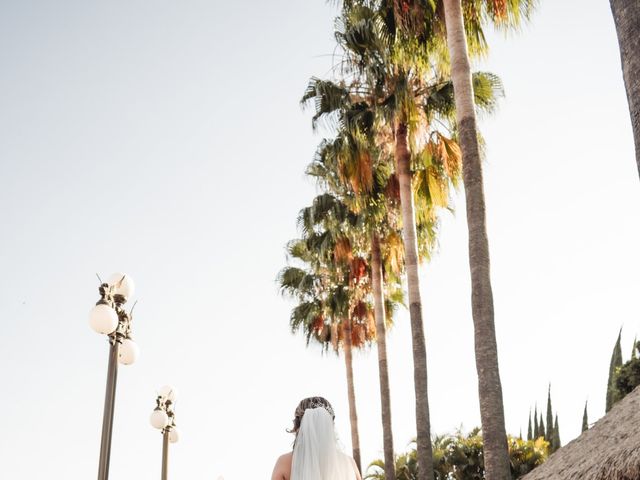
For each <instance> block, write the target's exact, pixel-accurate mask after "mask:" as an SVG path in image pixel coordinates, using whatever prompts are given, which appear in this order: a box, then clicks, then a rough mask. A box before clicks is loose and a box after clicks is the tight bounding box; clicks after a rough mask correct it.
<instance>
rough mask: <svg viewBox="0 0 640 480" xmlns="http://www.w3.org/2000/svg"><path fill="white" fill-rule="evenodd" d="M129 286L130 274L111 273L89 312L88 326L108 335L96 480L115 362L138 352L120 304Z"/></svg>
mask: <svg viewBox="0 0 640 480" xmlns="http://www.w3.org/2000/svg"><path fill="white" fill-rule="evenodd" d="M133 289H134V285H133V280H131V277H129V276H128V275H125V274H123V273H114V274H113V275H111V276H110V277H109V279H108V280H107V282H106V283H103V284H102V285H100V288H99V289H98V290H99V292H100V300H98V302H97V303H96V306H95V307H93V309H92V310H91V312H90V313H89V324H90V325H91V328H93V329H94V330H95V331H96V332H98V333H101V334H104V335H107V336H108V338H109V367H108V369H107V388H106V391H105V396H104V412H103V416H102V438H101V441H100V464H99V467H98V480H107V479H108V478H109V459H110V456H111V436H112V430H113V412H114V405H115V399H116V380H117V377H118V363H122V364H123V365H130V364H132V363H133V362H135V361H136V359H137V358H138V355H139V349H138V345H137V344H136V343H135V342H134V341H133V340H132V339H131V320H132V317H131V313H127V312H126V311H125V310H124V304H125V303H126V302H127V299H129V298H131V295H132V294H133Z"/></svg>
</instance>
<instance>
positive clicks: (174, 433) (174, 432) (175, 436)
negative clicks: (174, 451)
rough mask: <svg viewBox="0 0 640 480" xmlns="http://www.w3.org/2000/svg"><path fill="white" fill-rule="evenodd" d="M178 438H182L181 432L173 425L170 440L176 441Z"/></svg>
mask: <svg viewBox="0 0 640 480" xmlns="http://www.w3.org/2000/svg"><path fill="white" fill-rule="evenodd" d="M178 440H180V432H179V431H178V429H177V428H176V427H171V430H169V441H170V442H171V443H176V442H177V441H178Z"/></svg>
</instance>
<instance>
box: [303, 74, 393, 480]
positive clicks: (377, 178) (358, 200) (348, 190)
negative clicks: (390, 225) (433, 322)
mask: <svg viewBox="0 0 640 480" xmlns="http://www.w3.org/2000/svg"><path fill="white" fill-rule="evenodd" d="M352 94H353V92H352V91H350V88H348V87H346V86H345V85H339V84H334V83H333V82H327V81H322V80H319V79H316V78H313V79H311V81H310V83H309V86H308V87H307V90H306V92H305V94H304V96H303V98H302V103H303V104H306V103H308V102H311V101H314V103H315V106H316V113H315V115H314V118H313V124H314V128H315V126H316V125H317V123H318V122H319V121H321V120H323V119H325V118H327V117H328V118H331V117H334V120H335V121H336V123H337V124H338V125H341V126H342V128H341V129H340V131H339V133H338V135H337V136H336V138H335V139H334V140H333V141H328V140H325V141H323V142H322V143H321V144H320V147H319V148H318V151H317V154H316V158H315V160H314V162H312V164H311V165H310V166H309V168H308V169H307V173H308V174H309V175H311V176H313V177H315V178H316V179H317V180H318V181H319V183H320V184H321V186H323V187H324V189H325V190H330V191H333V192H335V193H337V194H339V195H340V196H341V198H343V199H345V200H346V201H348V202H349V203H350V205H351V208H352V209H353V210H355V211H359V212H360V214H361V218H362V219H364V221H363V226H364V227H365V229H366V230H368V231H369V237H370V239H371V242H370V245H369V246H368V248H367V247H364V248H365V249H366V250H368V251H370V253H371V255H370V258H371V285H372V296H373V304H374V318H375V325H376V346H377V348H376V350H377V354H378V374H379V385H380V406H381V408H380V411H381V419H382V433H383V450H384V456H385V459H387V460H390V461H388V462H387V468H386V474H387V476H388V478H395V470H394V463H393V458H394V449H393V432H392V428H391V424H392V422H391V389H390V387H389V370H388V361H387V343H386V328H387V323H388V322H389V321H390V318H389V317H388V315H387V311H388V308H387V307H388V306H389V305H392V304H393V303H392V302H391V303H389V302H387V301H386V299H385V293H384V292H385V288H384V283H385V280H384V278H383V260H382V256H381V248H380V231H381V230H382V228H381V227H382V225H381V223H382V221H383V219H384V218H385V214H384V213H382V212H381V207H384V206H385V201H384V191H385V189H386V185H387V184H388V182H389V181H390V180H389V175H384V174H383V172H382V171H378V172H376V171H375V166H374V164H373V162H372V158H373V157H374V154H373V153H372V151H371V150H372V145H371V134H372V129H373V124H372V119H373V117H372V115H371V110H370V108H369V106H368V105H367V104H366V103H364V102H361V101H359V102H358V101H355V102H354V101H353V98H352V97H353V95H352ZM336 116H337V118H335V117H336ZM323 205H324V206H325V207H328V206H329V205H328V202H323ZM326 211H327V208H325V209H324V211H323V209H316V210H315V211H314V212H313V217H314V219H313V221H312V222H309V223H312V224H313V223H317V222H318V221H319V220H320V219H322V218H323V216H324V214H325V212H326ZM309 223H307V228H312V227H311V225H309ZM390 255H391V258H393V253H391V254H390ZM390 263H394V264H395V265H396V266H397V265H398V262H390ZM389 272H390V273H391V274H392V273H394V272H397V268H396V269H394V268H390V269H389ZM387 277H388V279H387V280H388V282H389V283H391V282H392V281H393V279H392V278H389V275H388V276H387ZM396 279H397V277H396ZM396 290H397V289H396ZM397 291H398V290H397ZM401 296H402V295H401V294H400V297H401ZM399 301H400V302H401V301H402V300H401V299H400V300H399Z"/></svg>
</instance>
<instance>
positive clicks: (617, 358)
mask: <svg viewBox="0 0 640 480" xmlns="http://www.w3.org/2000/svg"><path fill="white" fill-rule="evenodd" d="M621 337H622V329H620V332H619V333H618V340H616V344H615V345H614V347H613V352H611V362H610V363H609V379H608V380H607V401H606V403H605V413H606V412H608V411H609V410H611V407H613V389H614V386H615V385H614V381H615V378H614V377H615V373H616V369H617V368H618V367H621V366H622V348H621V346H620V340H621Z"/></svg>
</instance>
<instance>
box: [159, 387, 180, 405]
mask: <svg viewBox="0 0 640 480" xmlns="http://www.w3.org/2000/svg"><path fill="white" fill-rule="evenodd" d="M158 394H159V395H160V396H161V397H164V398H166V399H167V400H170V401H171V402H173V403H175V401H176V397H177V396H178V392H177V391H176V389H175V388H173V387H172V386H171V385H165V386H163V387H161V388H160V390H158Z"/></svg>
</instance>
